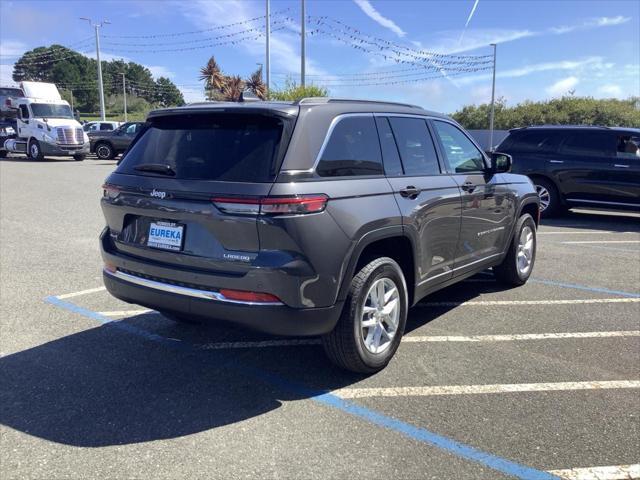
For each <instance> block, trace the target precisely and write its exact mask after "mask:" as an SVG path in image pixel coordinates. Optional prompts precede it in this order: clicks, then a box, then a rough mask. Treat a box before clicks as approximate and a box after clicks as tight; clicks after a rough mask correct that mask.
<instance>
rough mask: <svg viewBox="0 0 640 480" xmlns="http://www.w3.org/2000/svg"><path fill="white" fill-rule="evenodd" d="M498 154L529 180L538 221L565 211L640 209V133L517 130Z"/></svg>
mask: <svg viewBox="0 0 640 480" xmlns="http://www.w3.org/2000/svg"><path fill="white" fill-rule="evenodd" d="M498 150H499V151H501V152H505V153H508V154H510V155H511V156H512V157H513V171H514V172H515V173H521V174H524V175H528V176H529V177H530V178H531V180H532V181H533V183H534V184H535V186H536V190H537V191H538V193H539V194H540V210H541V211H542V215H543V216H552V215H554V214H558V213H561V212H562V211H563V210H564V209H566V208H569V207H589V208H605V209H623V210H640V129H634V128H607V127H569V126H541V127H526V128H517V129H515V130H511V131H510V132H509V136H508V137H507V138H506V139H505V140H504V141H503V142H502V143H501V144H500V146H499V147H498Z"/></svg>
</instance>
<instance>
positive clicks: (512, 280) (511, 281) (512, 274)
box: [493, 213, 538, 286]
mask: <svg viewBox="0 0 640 480" xmlns="http://www.w3.org/2000/svg"><path fill="white" fill-rule="evenodd" d="M525 228H528V229H529V230H530V231H531V234H532V241H533V250H532V252H531V255H530V264H529V266H528V267H527V270H526V271H525V272H523V271H522V270H521V269H520V268H518V253H519V245H520V237H521V235H522V232H523V230H525ZM537 244H538V241H537V238H536V223H535V222H534V221H533V217H531V215H529V214H528V213H525V214H524V215H522V216H521V217H520V218H519V219H518V222H517V224H516V228H515V231H514V233H513V238H512V239H511V245H510V246H509V251H508V252H507V256H506V257H504V260H502V263H501V264H500V265H498V266H496V267H493V273H494V275H495V276H496V278H497V279H498V281H499V282H501V283H503V284H505V285H512V286H520V285H524V284H525V283H527V280H529V277H530V276H531V272H533V266H534V264H535V261H536V247H537Z"/></svg>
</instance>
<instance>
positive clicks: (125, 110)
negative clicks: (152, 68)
mask: <svg viewBox="0 0 640 480" xmlns="http://www.w3.org/2000/svg"><path fill="white" fill-rule="evenodd" d="M120 75H122V98H123V101H124V121H125V122H126V121H127V84H126V82H127V79H126V77H125V76H124V73H121V74H120Z"/></svg>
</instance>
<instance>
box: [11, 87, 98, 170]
mask: <svg viewBox="0 0 640 480" xmlns="http://www.w3.org/2000/svg"><path fill="white" fill-rule="evenodd" d="M20 89H21V90H22V94H23V96H21V97H7V99H6V100H5V102H6V104H5V105H4V107H5V108H3V109H2V110H1V111H0V114H1V115H2V118H0V157H5V156H6V155H7V153H8V152H11V153H18V154H24V155H26V156H27V157H29V158H31V159H33V160H42V159H44V157H45V156H68V157H73V158H74V159H75V160H84V158H85V157H86V156H87V154H88V153H89V137H88V136H87V134H86V133H85V132H84V131H83V130H82V125H80V123H79V122H78V121H77V120H76V119H75V118H74V116H73V112H72V111H71V107H70V106H69V103H68V102H66V101H65V100H63V99H62V97H61V96H60V92H58V89H57V88H56V86H55V85H54V84H53V83H43V82H21V83H20Z"/></svg>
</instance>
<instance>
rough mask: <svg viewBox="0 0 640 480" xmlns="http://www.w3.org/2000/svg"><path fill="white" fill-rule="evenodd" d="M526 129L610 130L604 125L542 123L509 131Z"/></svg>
mask: <svg viewBox="0 0 640 480" xmlns="http://www.w3.org/2000/svg"><path fill="white" fill-rule="evenodd" d="M527 128H604V129H606V130H610V129H611V127H607V126H606V125H558V124H553V123H544V124H542V125H527V126H524V127H516V128H511V129H510V130H509V131H512V130H524V129H527Z"/></svg>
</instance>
